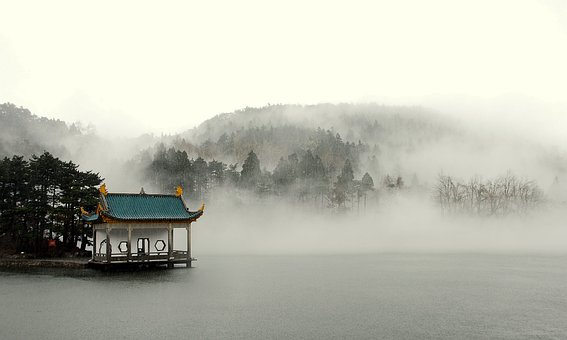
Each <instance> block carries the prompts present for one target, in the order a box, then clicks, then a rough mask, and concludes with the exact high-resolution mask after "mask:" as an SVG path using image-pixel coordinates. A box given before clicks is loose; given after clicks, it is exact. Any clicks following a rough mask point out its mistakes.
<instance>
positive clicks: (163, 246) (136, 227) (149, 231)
mask: <svg viewBox="0 0 567 340" xmlns="http://www.w3.org/2000/svg"><path fill="white" fill-rule="evenodd" d="M182 194H183V190H182V189H181V187H178V188H177V193H176V194H175V195H162V194H157V195H156V194H146V193H145V192H144V190H143V189H142V191H141V192H140V193H139V194H125V193H109V192H108V191H107V190H106V185H104V184H103V185H102V186H101V187H100V198H99V204H98V207H97V209H96V212H94V213H88V212H86V211H85V210H84V209H81V213H82V218H83V221H84V222H85V223H87V224H90V225H92V228H93V251H92V259H91V261H90V262H89V263H90V264H91V265H92V266H93V267H101V268H106V267H109V266H111V265H112V266H113V267H114V265H142V266H143V265H148V266H150V265H151V266H154V265H167V266H168V267H169V268H172V267H173V266H174V265H175V264H176V263H182V264H185V265H186V266H187V267H191V262H192V261H195V260H196V259H194V258H192V257H191V224H192V223H193V222H195V221H197V219H198V218H199V217H201V216H202V215H203V211H204V208H205V205H204V204H203V205H202V206H201V208H200V209H199V210H197V211H189V209H187V206H186V205H185V201H184V200H183V197H182ZM179 229H185V230H186V236H187V248H186V250H175V248H174V243H173V232H174V230H179Z"/></svg>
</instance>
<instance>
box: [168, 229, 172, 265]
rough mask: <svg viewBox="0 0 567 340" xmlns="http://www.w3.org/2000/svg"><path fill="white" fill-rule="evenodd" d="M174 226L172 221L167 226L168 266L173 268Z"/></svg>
mask: <svg viewBox="0 0 567 340" xmlns="http://www.w3.org/2000/svg"><path fill="white" fill-rule="evenodd" d="M172 255H173V227H172V226H171V223H170V224H169V226H168V227H167V267H168V268H173V259H172V258H171V257H172Z"/></svg>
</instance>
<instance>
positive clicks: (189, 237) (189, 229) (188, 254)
mask: <svg viewBox="0 0 567 340" xmlns="http://www.w3.org/2000/svg"><path fill="white" fill-rule="evenodd" d="M185 229H186V230H187V267H188V268H191V223H189V225H187V227H186V228H185Z"/></svg>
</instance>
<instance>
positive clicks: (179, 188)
mask: <svg viewBox="0 0 567 340" xmlns="http://www.w3.org/2000/svg"><path fill="white" fill-rule="evenodd" d="M181 195H183V188H182V187H181V185H178V186H177V188H176V189H175V196H177V197H180V196H181Z"/></svg>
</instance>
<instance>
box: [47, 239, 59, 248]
mask: <svg viewBox="0 0 567 340" xmlns="http://www.w3.org/2000/svg"><path fill="white" fill-rule="evenodd" d="M47 246H48V247H49V248H55V247H57V241H56V240H47Z"/></svg>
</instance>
